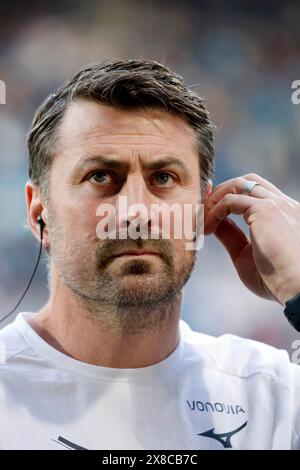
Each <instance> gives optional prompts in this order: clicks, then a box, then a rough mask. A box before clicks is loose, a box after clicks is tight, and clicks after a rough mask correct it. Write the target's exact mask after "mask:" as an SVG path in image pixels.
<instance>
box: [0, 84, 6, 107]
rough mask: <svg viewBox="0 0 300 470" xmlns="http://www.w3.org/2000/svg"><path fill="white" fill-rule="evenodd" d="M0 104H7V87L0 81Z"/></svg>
mask: <svg viewBox="0 0 300 470" xmlns="http://www.w3.org/2000/svg"><path fill="white" fill-rule="evenodd" d="M0 104H6V85H5V82H4V81H3V80H0Z"/></svg>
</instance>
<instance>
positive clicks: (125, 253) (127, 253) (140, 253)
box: [113, 250, 160, 258]
mask: <svg viewBox="0 0 300 470" xmlns="http://www.w3.org/2000/svg"><path fill="white" fill-rule="evenodd" d="M143 255H156V256H160V255H159V253H156V252H154V251H147V250H141V251H134V250H130V251H123V252H122V253H118V254H117V255H114V256H113V258H119V257H120V256H143Z"/></svg>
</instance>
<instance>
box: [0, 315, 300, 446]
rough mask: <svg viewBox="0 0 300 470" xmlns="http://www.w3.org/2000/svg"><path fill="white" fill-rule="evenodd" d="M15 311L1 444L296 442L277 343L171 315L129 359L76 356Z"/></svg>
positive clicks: (294, 378) (291, 393)
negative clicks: (170, 341) (176, 331)
mask: <svg viewBox="0 0 300 470" xmlns="http://www.w3.org/2000/svg"><path fill="white" fill-rule="evenodd" d="M32 315H34V314H33V313H28V312H27V313H20V314H19V315H18V316H17V318H16V320H15V321H14V322H13V323H11V324H10V325H8V326H7V327H5V328H3V329H2V330H1V331H0V348H1V347H2V351H3V349H4V350H5V354H6V360H5V361H2V362H3V364H1V365H0V449H62V450H63V449H80V448H84V449H96V450H100V449H105V450H108V449H109V450H116V449H146V450H154V449H155V450H167V449H170V450H173V449H174V450H197V449H199V450H200V449H220V450H221V449H300V438H299V435H300V367H299V366H298V365H296V364H293V363H291V362H290V360H289V357H288V354H287V352H286V351H282V350H278V349H276V348H273V347H271V346H267V345H265V344H263V343H259V342H256V341H253V340H248V339H243V338H239V337H236V336H233V335H228V334H226V335H222V336H220V337H217V338H215V337H211V336H207V335H204V334H201V333H198V332H195V331H193V330H191V328H190V327H189V326H188V324H187V323H186V322H184V321H183V320H180V343H179V345H178V346H177V348H176V349H175V350H174V351H173V352H172V354H170V355H169V356H168V357H167V358H166V359H164V360H163V361H161V362H160V363H158V364H154V365H152V366H148V367H142V368H136V369H117V368H108V367H100V366H95V365H91V364H87V363H83V362H80V361H77V360H75V359H73V358H71V357H69V356H66V355H64V354H63V353H61V352H59V351H57V350H56V349H55V348H53V347H52V346H50V345H49V344H48V343H47V342H45V341H44V340H43V339H42V338H41V337H40V336H39V335H38V334H37V333H36V332H35V331H34V330H33V329H32V328H31V327H30V325H29V324H28V322H27V320H26V319H28V318H30V317H31V316H32Z"/></svg>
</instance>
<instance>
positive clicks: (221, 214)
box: [204, 194, 263, 235]
mask: <svg viewBox="0 0 300 470" xmlns="http://www.w3.org/2000/svg"><path fill="white" fill-rule="evenodd" d="M262 202H263V199H258V198H254V197H249V196H247V195H242V194H226V195H225V196H224V197H223V198H222V199H221V201H219V202H217V203H216V204H215V206H213V207H212V208H211V209H210V210H209V211H207V215H206V218H205V226H204V233H205V234H207V235H209V234H210V233H214V232H215V231H216V229H217V227H218V225H219V224H220V222H221V221H222V220H224V219H226V217H228V216H229V215H230V214H236V215H241V214H243V216H244V220H245V222H246V223H247V224H249V221H248V219H249V216H250V214H251V213H252V212H253V211H254V210H255V208H257V206H258V205H260V204H261V203H262Z"/></svg>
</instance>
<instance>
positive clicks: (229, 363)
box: [181, 320, 300, 381]
mask: <svg viewBox="0 0 300 470" xmlns="http://www.w3.org/2000/svg"><path fill="white" fill-rule="evenodd" d="M181 322H183V321H182V320H181ZM183 323H184V324H182V331H183V334H184V343H185V360H187V361H191V362H194V361H196V362H197V361H199V358H200V357H201V359H202V360H203V361H204V362H206V363H207V364H210V367H214V368H215V369H217V370H219V371H222V372H225V373H228V374H231V375H236V376H239V377H241V378H247V377H250V376H252V375H253V374H259V373H260V374H267V375H270V376H273V377H274V378H282V379H283V380H284V379H287V380H288V381H290V378H291V377H290V374H291V367H290V366H291V362H290V358H289V355H288V352H287V351H286V350H283V349H278V348H276V347H274V346H270V345H268V344H265V343H261V342H259V341H255V340H252V339H248V338H243V337H240V336H236V335H232V334H224V335H221V336H218V337H215V336H209V335H206V334H203V333H199V332H197V331H194V330H192V329H191V328H190V326H189V325H188V324H187V323H186V322H183ZM293 366H294V364H293ZM295 367H296V369H294V373H295V372H296V374H299V376H300V368H299V367H297V366H295Z"/></svg>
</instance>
